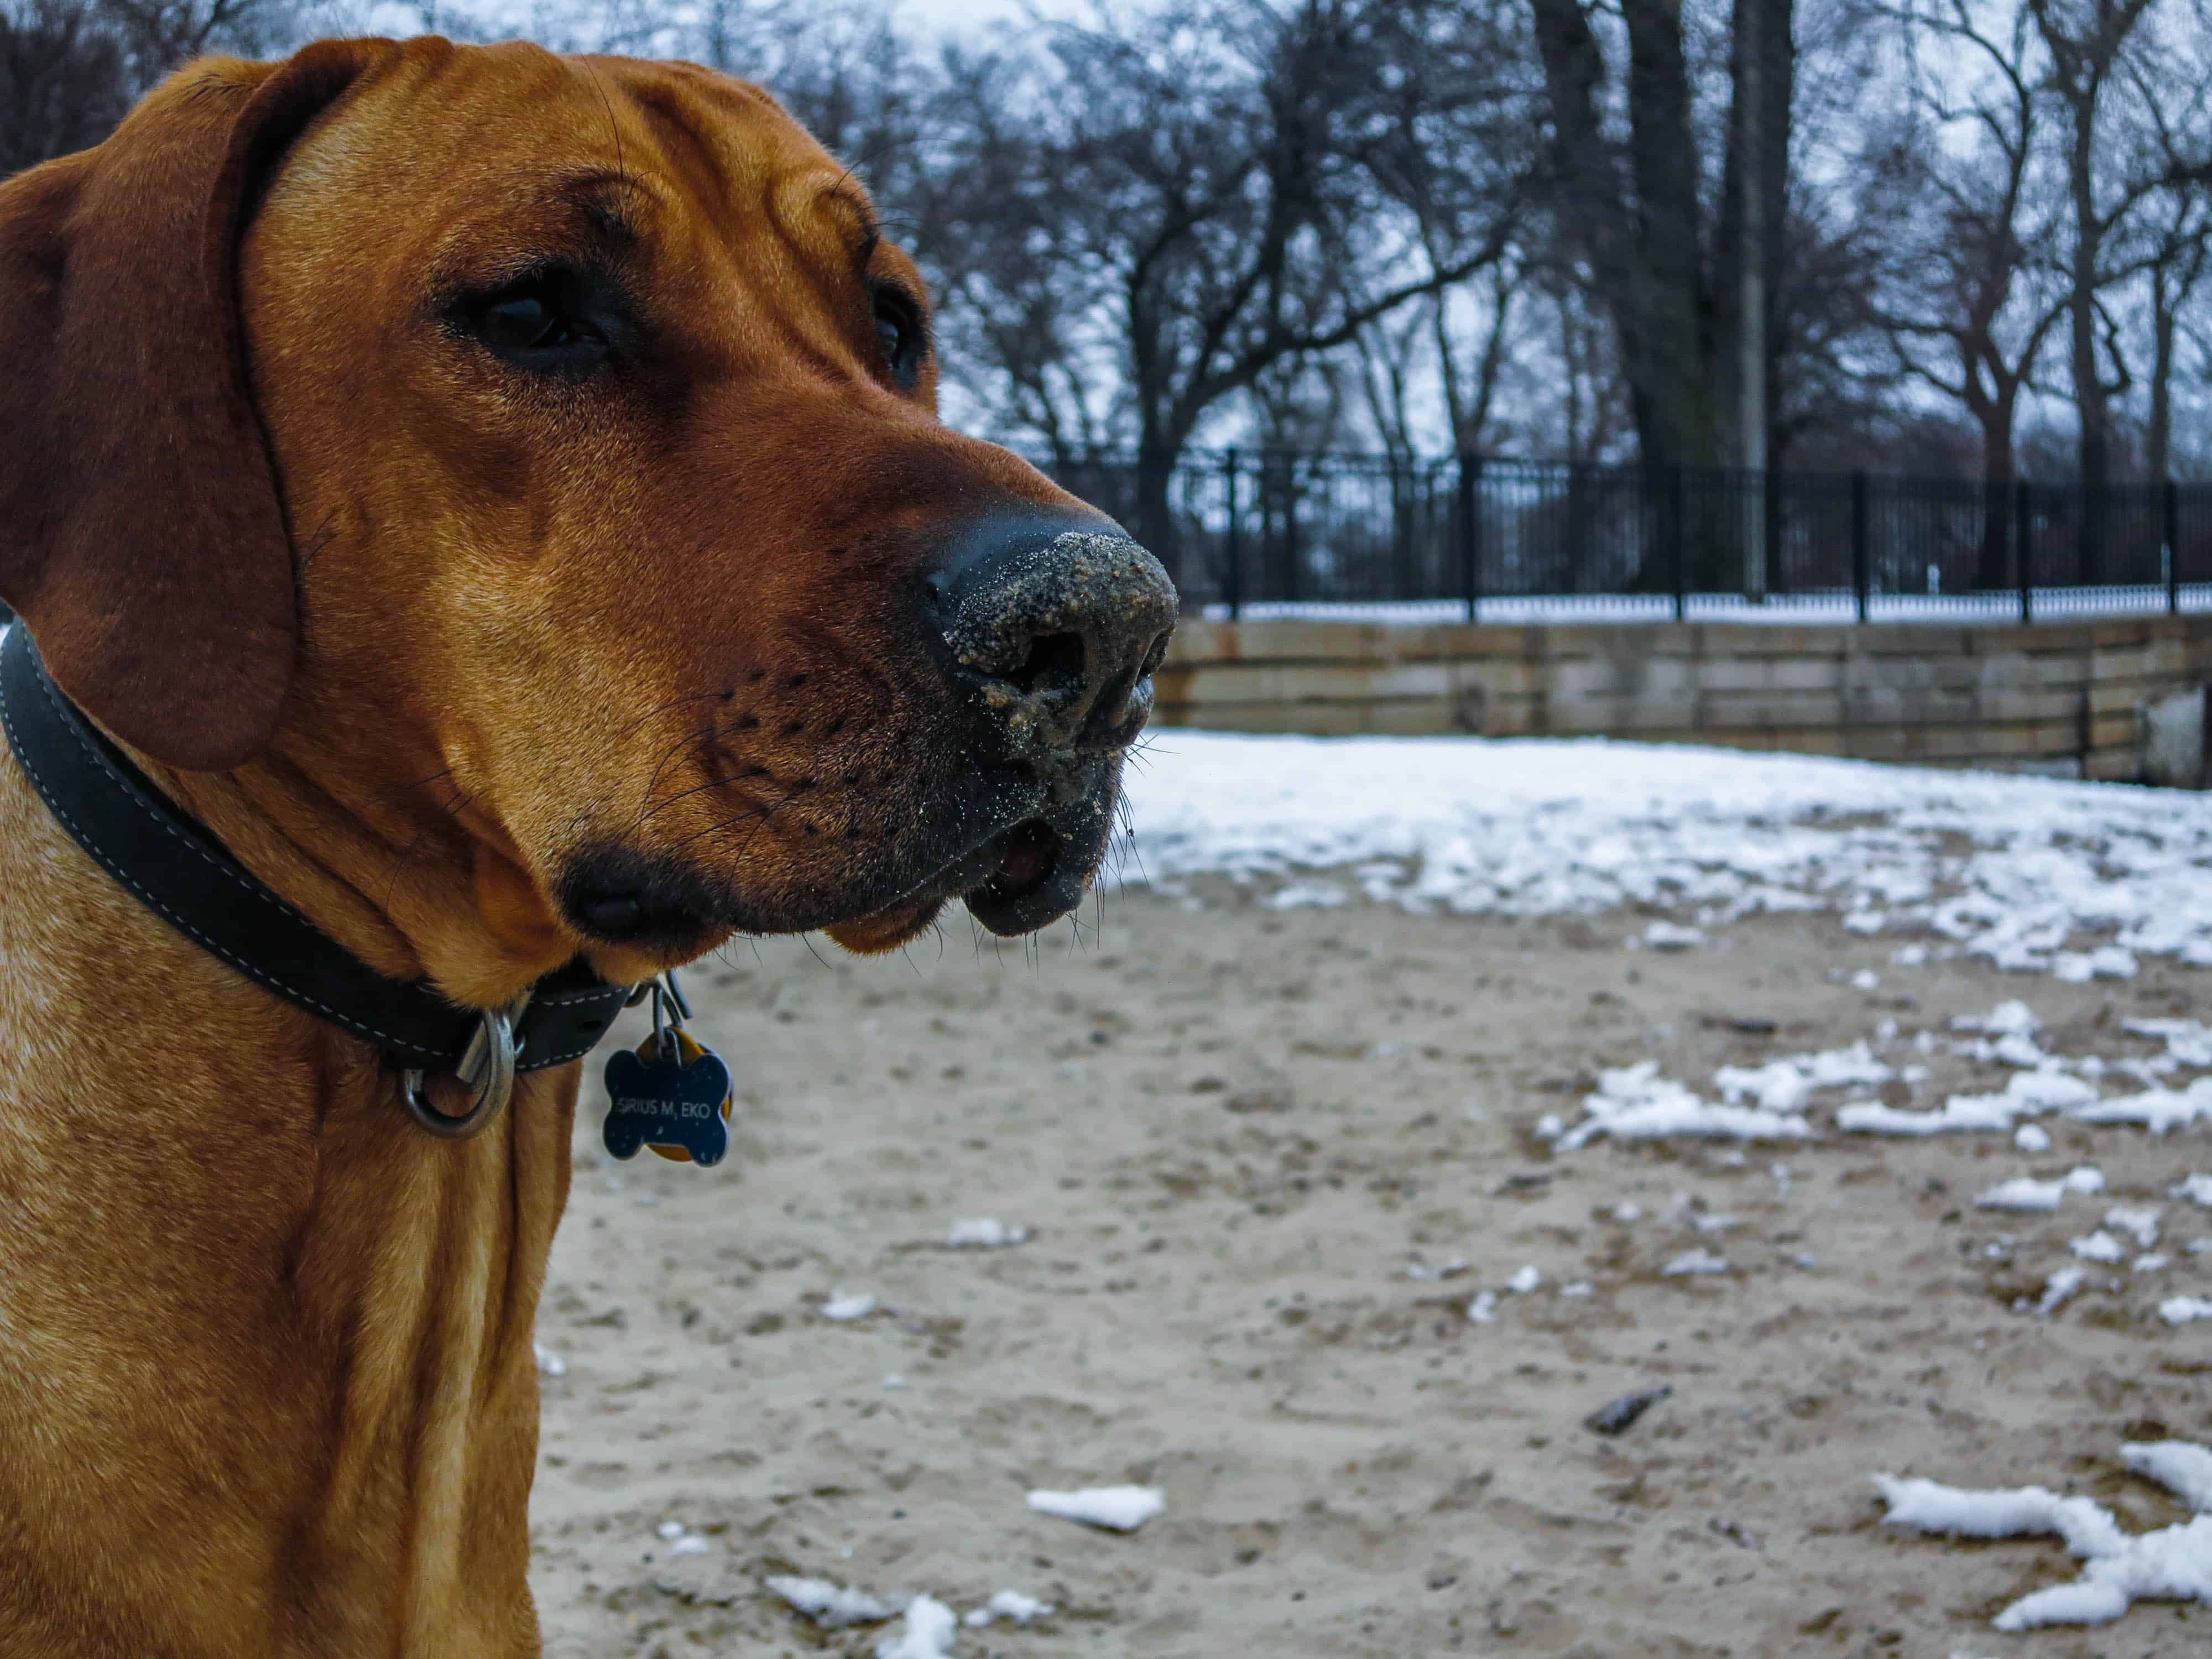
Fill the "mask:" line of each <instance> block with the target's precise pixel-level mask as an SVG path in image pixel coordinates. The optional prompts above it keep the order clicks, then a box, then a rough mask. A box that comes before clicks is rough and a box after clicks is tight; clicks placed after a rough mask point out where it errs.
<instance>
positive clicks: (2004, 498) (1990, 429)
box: [1974, 396, 2013, 591]
mask: <svg viewBox="0 0 2212 1659" xmlns="http://www.w3.org/2000/svg"><path fill="white" fill-rule="evenodd" d="M1979 412H1980V414H1981V417H1982V545H1981V550H1980V551H1979V553H1978V555H1977V556H1976V557H1975V560H1974V586H1976V587H1978V588H1981V589H1983V590H1984V591H1987V590H1989V589H1992V588H2004V587H2009V586H2012V585H2013V579H2012V578H2013V572H2012V542H2013V523H2012V507H2013V487H2012V483H2013V478H2012V465H2013V463H2012V398H2010V397H2009V396H2006V397H2002V398H1997V399H1996V400H1995V401H1994V402H1992V403H1990V404H1989V405H1988V406H1987V407H1985V408H1984V409H1983V410H1981V411H1979Z"/></svg>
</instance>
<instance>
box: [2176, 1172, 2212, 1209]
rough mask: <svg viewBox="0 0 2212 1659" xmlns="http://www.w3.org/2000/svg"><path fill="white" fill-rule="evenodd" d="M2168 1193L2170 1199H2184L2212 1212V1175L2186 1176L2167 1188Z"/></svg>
mask: <svg viewBox="0 0 2212 1659" xmlns="http://www.w3.org/2000/svg"><path fill="white" fill-rule="evenodd" d="M2166 1196H2167V1197H2168V1198H2179V1199H2182V1200H2185V1201H2187V1202H2189V1203H2191V1204H2198V1205H2202V1206H2203V1207H2204V1208H2206V1209H2208V1210H2212V1175H2185V1176H2182V1177H2181V1179H2180V1180H2179V1181H2177V1182H2174V1183H2173V1185H2172V1186H2171V1187H2169V1188H2166Z"/></svg>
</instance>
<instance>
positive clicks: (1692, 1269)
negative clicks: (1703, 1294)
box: [1659, 1245, 1729, 1279]
mask: <svg viewBox="0 0 2212 1659" xmlns="http://www.w3.org/2000/svg"><path fill="white" fill-rule="evenodd" d="M1728 1270H1729V1264H1728V1258H1727V1257H1726V1256H1720V1255H1714V1254H1713V1253H1712V1252H1711V1250H1708V1249H1705V1247H1704V1246H1703V1245H1699V1246H1698V1247H1697V1248H1696V1249H1688V1250H1685V1251H1683V1252H1682V1254H1681V1255H1678V1256H1676V1257H1675V1258H1674V1260H1673V1261H1669V1262H1668V1264H1667V1265H1666V1266H1665V1267H1662V1268H1661V1269H1660V1270H1659V1276H1660V1277H1661V1278H1662V1279H1687V1278H1694V1277H1696V1276H1698V1275H1700V1274H1704V1273H1726V1272H1727V1271H1728Z"/></svg>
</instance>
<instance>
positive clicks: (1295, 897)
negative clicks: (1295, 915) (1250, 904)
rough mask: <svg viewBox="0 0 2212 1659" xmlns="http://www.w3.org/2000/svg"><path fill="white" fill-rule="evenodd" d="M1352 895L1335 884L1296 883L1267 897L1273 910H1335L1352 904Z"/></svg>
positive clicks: (1269, 906) (1319, 882)
mask: <svg viewBox="0 0 2212 1659" xmlns="http://www.w3.org/2000/svg"><path fill="white" fill-rule="evenodd" d="M1351 900H1352V895H1351V894H1350V893H1348V892H1346V890H1344V889H1343V888H1341V887H1339V886H1338V885H1337V884H1335V883H1334V882H1330V881H1304V882H1299V881H1294V882H1292V883H1291V884H1289V885H1288V886H1286V887H1278V888H1277V889H1276V890H1274V891H1273V893H1271V894H1269V895H1268V896H1267V908H1269V909H1271V910H1333V909H1334V908H1336V907H1337V906H1338V905H1340V904H1347V903H1349V902H1351Z"/></svg>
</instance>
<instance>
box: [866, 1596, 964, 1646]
mask: <svg viewBox="0 0 2212 1659" xmlns="http://www.w3.org/2000/svg"><path fill="white" fill-rule="evenodd" d="M959 1633H960V1620H959V1619H958V1618H957V1617H956V1616H955V1614H954V1613H953V1611H952V1609H951V1608H950V1607H946V1606H945V1603H944V1602H942V1601H939V1600H938V1599H937V1598H936V1597H935V1596H933V1595H917V1596H915V1598H914V1600H913V1601H909V1602H908V1603H907V1604H906V1624H905V1626H904V1627H903V1628H902V1629H901V1630H900V1631H899V1632H898V1633H897V1634H896V1635H895V1636H887V1637H885V1638H884V1639H883V1640H882V1641H880V1642H878V1643H877V1644H876V1659H950V1656H951V1652H952V1641H953V1638H955V1637H957V1635H959Z"/></svg>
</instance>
